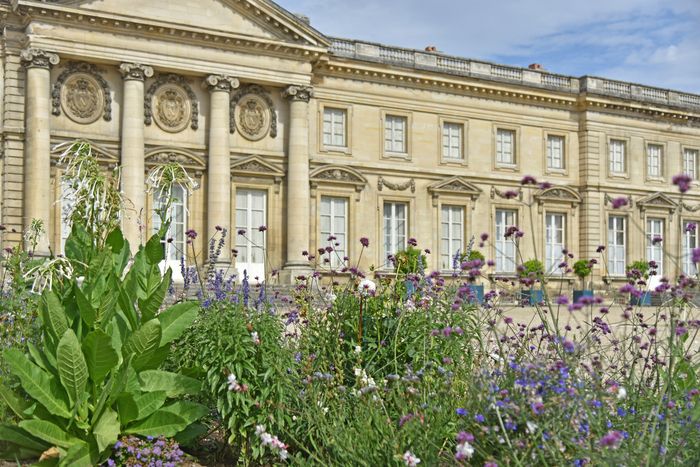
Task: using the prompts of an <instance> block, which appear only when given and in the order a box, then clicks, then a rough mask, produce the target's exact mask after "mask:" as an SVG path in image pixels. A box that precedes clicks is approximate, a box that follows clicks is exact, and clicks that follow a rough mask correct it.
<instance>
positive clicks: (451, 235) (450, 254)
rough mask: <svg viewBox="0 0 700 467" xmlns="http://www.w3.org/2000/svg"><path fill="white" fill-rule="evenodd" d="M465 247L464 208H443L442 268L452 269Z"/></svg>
mask: <svg viewBox="0 0 700 467" xmlns="http://www.w3.org/2000/svg"><path fill="white" fill-rule="evenodd" d="M463 246H464V208H462V207H461V206H442V209H441V219H440V268H441V269H452V267H453V260H454V257H455V255H457V254H459V253H462V248H463Z"/></svg>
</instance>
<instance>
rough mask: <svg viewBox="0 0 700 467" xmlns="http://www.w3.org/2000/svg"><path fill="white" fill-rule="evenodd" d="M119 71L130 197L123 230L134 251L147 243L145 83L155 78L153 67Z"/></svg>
mask: <svg viewBox="0 0 700 467" xmlns="http://www.w3.org/2000/svg"><path fill="white" fill-rule="evenodd" d="M119 71H120V72H121V73H122V77H123V78H124V97H123V103H122V109H121V111H122V140H121V146H122V161H121V162H122V173H121V183H122V191H123V192H124V196H125V197H126V203H127V206H126V212H124V213H123V222H122V228H123V230H124V237H125V238H126V239H127V240H128V241H129V244H130V246H131V249H132V251H134V250H136V249H137V248H138V245H139V244H141V242H143V241H144V236H143V235H142V232H141V230H142V229H145V227H146V223H145V220H146V213H145V209H146V186H145V182H146V180H145V178H146V177H145V170H146V168H145V163H144V158H145V149H144V143H143V140H144V136H143V134H144V111H143V95H144V90H143V89H144V81H145V80H146V78H150V77H151V76H153V68H151V67H150V66H147V65H141V64H138V63H122V64H121V66H120V67H119Z"/></svg>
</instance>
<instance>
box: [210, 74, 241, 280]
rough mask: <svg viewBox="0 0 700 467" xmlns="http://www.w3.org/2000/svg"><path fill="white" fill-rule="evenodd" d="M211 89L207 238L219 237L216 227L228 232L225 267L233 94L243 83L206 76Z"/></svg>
mask: <svg viewBox="0 0 700 467" xmlns="http://www.w3.org/2000/svg"><path fill="white" fill-rule="evenodd" d="M204 84H205V86H207V87H208V88H209V96H210V101H209V161H208V167H207V234H208V237H207V238H211V236H213V235H214V234H215V233H216V226H217V225H218V226H221V227H224V228H226V229H228V236H227V237H226V245H225V246H224V248H223V249H222V251H221V256H220V257H219V258H218V259H217V262H218V263H220V264H221V265H222V266H223V265H224V264H228V263H230V261H231V244H230V241H229V240H230V238H231V236H232V235H235V232H233V231H232V230H233V229H232V226H231V144H230V139H229V138H230V136H229V129H230V116H231V104H230V100H231V91H232V90H234V89H236V88H237V87H238V86H239V85H240V83H239V81H238V80H237V79H236V78H232V77H230V76H222V75H209V76H207V78H206V80H205V82H204Z"/></svg>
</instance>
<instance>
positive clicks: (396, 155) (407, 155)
mask: <svg viewBox="0 0 700 467" xmlns="http://www.w3.org/2000/svg"><path fill="white" fill-rule="evenodd" d="M389 118H403V119H404V121H405V123H406V128H405V130H404V149H405V152H397V151H390V150H387V149H386V125H387V120H388V119H389ZM380 125H381V127H380V128H381V134H380V148H381V152H380V154H381V155H382V157H383V158H385V159H398V160H404V161H410V160H411V154H412V150H411V149H412V148H411V144H412V141H413V138H412V137H411V128H412V126H413V122H412V118H411V113H409V112H402V111H400V110H382V112H381V122H380Z"/></svg>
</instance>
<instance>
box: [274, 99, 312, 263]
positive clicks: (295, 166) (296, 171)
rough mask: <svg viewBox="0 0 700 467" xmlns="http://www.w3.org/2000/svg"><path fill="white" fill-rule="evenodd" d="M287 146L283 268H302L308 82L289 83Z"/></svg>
mask: <svg viewBox="0 0 700 467" xmlns="http://www.w3.org/2000/svg"><path fill="white" fill-rule="evenodd" d="M282 96H283V97H285V98H287V99H288V100H289V115H290V117H289V150H288V154H287V261H286V263H285V269H297V268H305V267H307V266H308V263H307V261H306V260H305V258H304V257H303V256H302V252H303V251H305V250H308V249H309V203H310V200H309V196H310V192H309V99H311V97H312V96H313V88H311V87H310V86H289V87H288V88H287V89H285V90H284V91H283V93H282Z"/></svg>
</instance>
